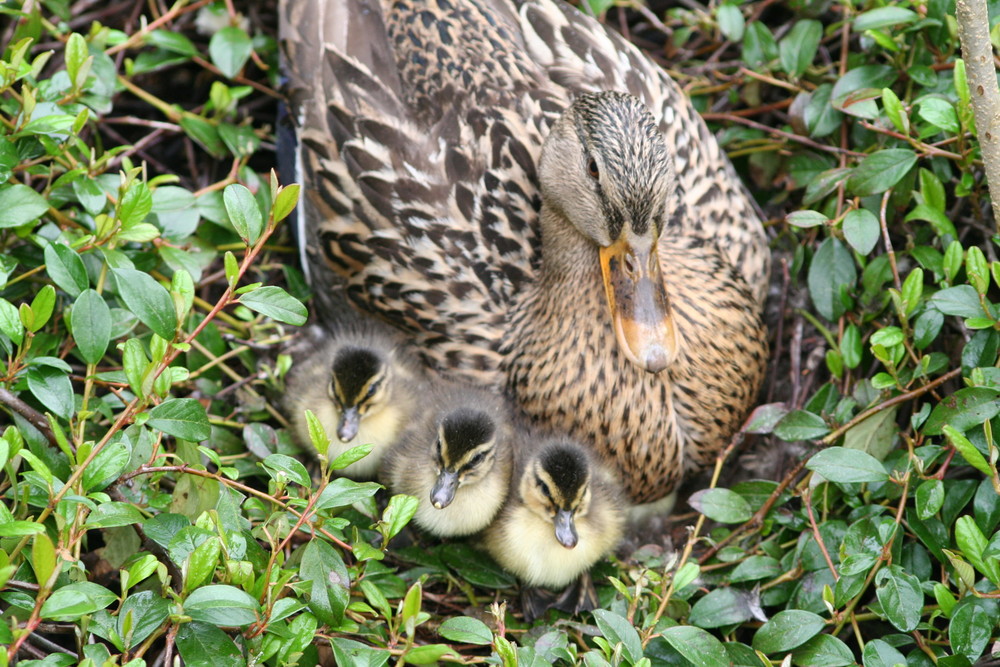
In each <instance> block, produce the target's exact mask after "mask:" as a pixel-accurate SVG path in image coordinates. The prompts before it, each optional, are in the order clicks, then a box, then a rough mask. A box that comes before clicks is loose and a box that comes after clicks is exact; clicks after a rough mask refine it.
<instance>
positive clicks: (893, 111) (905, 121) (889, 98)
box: [882, 88, 910, 134]
mask: <svg viewBox="0 0 1000 667" xmlns="http://www.w3.org/2000/svg"><path fill="white" fill-rule="evenodd" d="M882 104H883V106H885V113H886V115H887V116H888V117H889V120H890V121H892V124H893V125H895V126H896V129H897V130H898V131H899V132H901V133H903V134H909V133H910V119H909V117H908V116H907V115H906V109H904V108H903V103H902V102H900V101H899V98H898V97H897V96H896V93H894V92H892V89H891V88H883V89H882Z"/></svg>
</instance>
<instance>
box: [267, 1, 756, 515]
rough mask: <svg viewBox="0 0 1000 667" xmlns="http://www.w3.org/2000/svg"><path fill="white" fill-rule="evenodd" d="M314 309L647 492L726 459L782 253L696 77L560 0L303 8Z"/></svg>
mask: <svg viewBox="0 0 1000 667" xmlns="http://www.w3.org/2000/svg"><path fill="white" fill-rule="evenodd" d="M282 20H283V26H282V33H281V34H282V45H283V50H284V56H285V59H286V67H287V69H288V74H289V79H290V81H289V98H290V101H291V105H292V111H293V118H294V120H295V123H296V125H297V129H298V139H299V150H298V155H297V161H298V165H297V166H298V169H299V174H300V178H301V179H302V181H303V183H304V185H305V188H304V190H305V194H304V196H303V201H302V204H301V206H300V219H299V224H300V232H301V233H300V237H299V238H300V243H301V244H302V247H303V255H304V257H303V260H304V265H305V266H306V269H307V271H308V272H309V275H310V281H311V283H312V285H313V288H314V290H315V291H316V293H317V296H318V298H319V308H320V309H321V310H325V311H327V312H329V313H335V312H336V313H340V312H342V310H341V309H342V308H343V304H344V303H349V304H350V306H351V307H353V308H356V309H359V310H362V311H366V312H369V313H374V314H376V315H377V316H379V317H380V318H382V319H383V320H385V321H387V322H389V323H390V324H392V325H393V326H395V327H397V328H399V329H402V330H403V331H405V332H407V333H408V334H410V335H411V336H412V337H414V339H415V340H416V342H417V343H418V345H419V346H420V348H421V349H422V352H423V354H424V356H425V357H426V358H427V360H428V361H429V362H430V363H431V365H432V366H434V367H436V368H438V369H439V370H444V371H447V372H449V373H450V374H451V375H452V376H458V377H463V378H464V379H466V380H469V381H472V382H475V383H477V384H481V385H486V386H493V387H497V388H502V389H504V390H505V391H506V392H507V393H508V395H510V396H511V397H512V398H513V399H514V401H515V403H516V404H517V405H519V406H520V408H521V410H522V411H523V412H524V413H525V414H526V415H528V416H529V417H530V418H531V419H532V421H534V422H535V423H536V424H539V425H541V426H543V427H545V428H548V429H552V430H555V431H561V432H565V433H568V434H570V435H572V436H574V437H575V438H577V439H579V440H581V441H582V442H585V443H589V444H590V445H591V446H592V447H593V448H594V449H595V451H597V452H598V453H599V454H600V455H601V456H602V457H603V458H604V459H605V460H606V461H607V462H608V463H610V464H611V465H613V466H615V467H616V468H617V469H618V471H619V473H620V476H621V479H622V481H623V482H624V485H625V488H626V490H627V492H628V494H629V496H630V497H631V499H632V501H633V502H635V503H647V502H651V501H654V500H657V499H659V498H662V497H664V496H666V495H667V494H669V493H670V492H671V491H673V490H674V488H675V487H676V485H677V483H678V482H679V481H680V480H681V479H682V478H683V476H684V474H685V473H686V472H689V471H691V470H693V469H698V468H701V467H704V466H705V465H707V464H709V463H710V462H711V461H712V460H713V459H714V457H715V455H716V453H717V452H718V451H719V450H720V448H721V447H723V446H724V445H725V444H726V443H727V442H728V440H729V439H730V438H731V437H732V435H733V433H734V432H735V431H736V430H737V429H738V428H739V426H740V424H741V422H742V420H743V419H744V418H745V417H746V414H747V412H748V411H749V409H750V407H751V404H752V403H753V401H754V399H755V398H756V395H757V392H758V390H759V387H760V384H761V382H762V380H763V376H764V369H765V364H766V358H767V341H766V331H765V328H764V326H763V324H762V321H761V307H762V302H763V300H764V296H765V293H766V289H767V279H768V273H769V262H770V257H769V250H768V247H767V240H766V237H765V234H764V230H763V228H762V225H761V222H760V218H759V217H758V215H757V213H756V210H755V208H754V205H753V204H752V203H751V200H750V199H749V197H748V195H747V193H746V192H745V190H744V188H743V186H742V185H741V183H740V181H739V179H738V177H737V176H736V174H735V172H734V170H733V168H732V166H731V165H730V163H729V161H728V160H727V158H726V157H725V155H724V154H723V153H722V151H721V150H720V149H719V146H718V145H717V143H716V141H715V138H714V137H713V136H712V135H711V133H710V132H709V131H708V129H707V128H706V126H705V124H704V123H703V122H702V120H701V119H700V118H699V117H698V115H697V113H696V112H695V111H694V109H693V108H692V107H691V104H690V102H689V101H688V100H687V99H686V98H685V97H684V95H683V93H682V92H681V91H680V89H679V88H678V87H677V85H676V84H675V83H674V82H673V81H672V80H671V79H670V78H669V77H668V76H667V75H666V73H664V72H663V71H662V70H661V69H660V68H659V67H657V66H656V65H655V64H654V63H652V62H651V61H650V60H649V59H648V58H647V57H646V56H644V55H643V54H642V53H641V52H639V51H638V50H637V49H636V48H635V47H633V46H632V45H630V44H629V43H628V42H626V41H625V40H624V39H622V38H621V37H620V36H619V35H617V34H615V33H613V32H611V31H610V30H608V29H606V28H605V27H604V26H602V25H601V24H600V23H598V22H596V21H595V20H593V19H591V18H589V17H587V16H584V15H583V14H581V13H579V12H578V11H577V10H575V9H573V8H572V7H569V6H568V5H565V4H562V3H561V2H560V1H559V0H340V1H336V2H328V1H325V0H284V2H283V6H282Z"/></svg>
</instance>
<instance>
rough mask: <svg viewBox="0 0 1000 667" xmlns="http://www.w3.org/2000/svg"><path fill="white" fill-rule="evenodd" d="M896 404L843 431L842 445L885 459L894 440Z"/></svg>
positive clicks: (896, 429)
mask: <svg viewBox="0 0 1000 667" xmlns="http://www.w3.org/2000/svg"><path fill="white" fill-rule="evenodd" d="M897 411H898V407H897V406H892V407H890V408H886V409H884V410H880V411H878V412H876V413H875V414H873V415H872V416H870V417H868V418H867V419H863V420H862V421H860V422H858V423H857V424H855V425H854V426H852V427H851V428H849V429H848V430H847V432H846V433H844V447H846V448H848V449H858V450H860V451H862V452H866V453H868V454H871V455H872V456H874V457H875V458H876V459H878V460H879V461H883V460H885V457H886V456H888V454H889V452H890V451H891V450H892V445H893V443H894V441H895V437H896V433H897V431H898V428H897V426H896V412H897Z"/></svg>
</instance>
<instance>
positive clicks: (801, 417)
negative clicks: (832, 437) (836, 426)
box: [774, 410, 830, 442]
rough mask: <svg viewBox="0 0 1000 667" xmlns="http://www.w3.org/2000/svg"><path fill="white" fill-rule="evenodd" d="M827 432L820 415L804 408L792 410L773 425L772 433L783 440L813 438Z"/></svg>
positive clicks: (828, 428)
mask: <svg viewBox="0 0 1000 667" xmlns="http://www.w3.org/2000/svg"><path fill="white" fill-rule="evenodd" d="M829 432H830V427H829V426H827V425H826V422H825V421H823V418H822V417H820V416H819V415H815V414H813V413H811V412H806V411H805V410H792V411H791V412H789V413H788V414H787V415H785V416H784V417H783V418H782V419H781V421H779V422H778V423H777V424H776V425H775V426H774V434H775V435H776V436H778V437H779V438H781V439H782V440H784V441H785V442H795V441H796V440H815V439H816V438H822V437H823V436H824V435H826V434H827V433H829Z"/></svg>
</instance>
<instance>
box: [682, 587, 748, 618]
mask: <svg viewBox="0 0 1000 667" xmlns="http://www.w3.org/2000/svg"><path fill="white" fill-rule="evenodd" d="M753 597H754V596H753V594H752V593H750V592H748V591H743V590H739V589H737V588H730V587H728V586H725V587H721V588H716V589H715V590H712V591H709V593H708V594H707V595H705V596H704V597H702V598H700V599H699V600H698V601H697V602H695V603H694V606H693V607H691V613H690V615H689V617H688V622H689V623H691V625H696V626H698V627H699V628H721V627H723V626H725V625H737V624H739V623H743V622H745V621H749V620H750V619H752V618H754V609H753V604H754V600H753ZM756 605H757V606H758V607H759V605H760V602H759V601H757V602H756Z"/></svg>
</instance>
